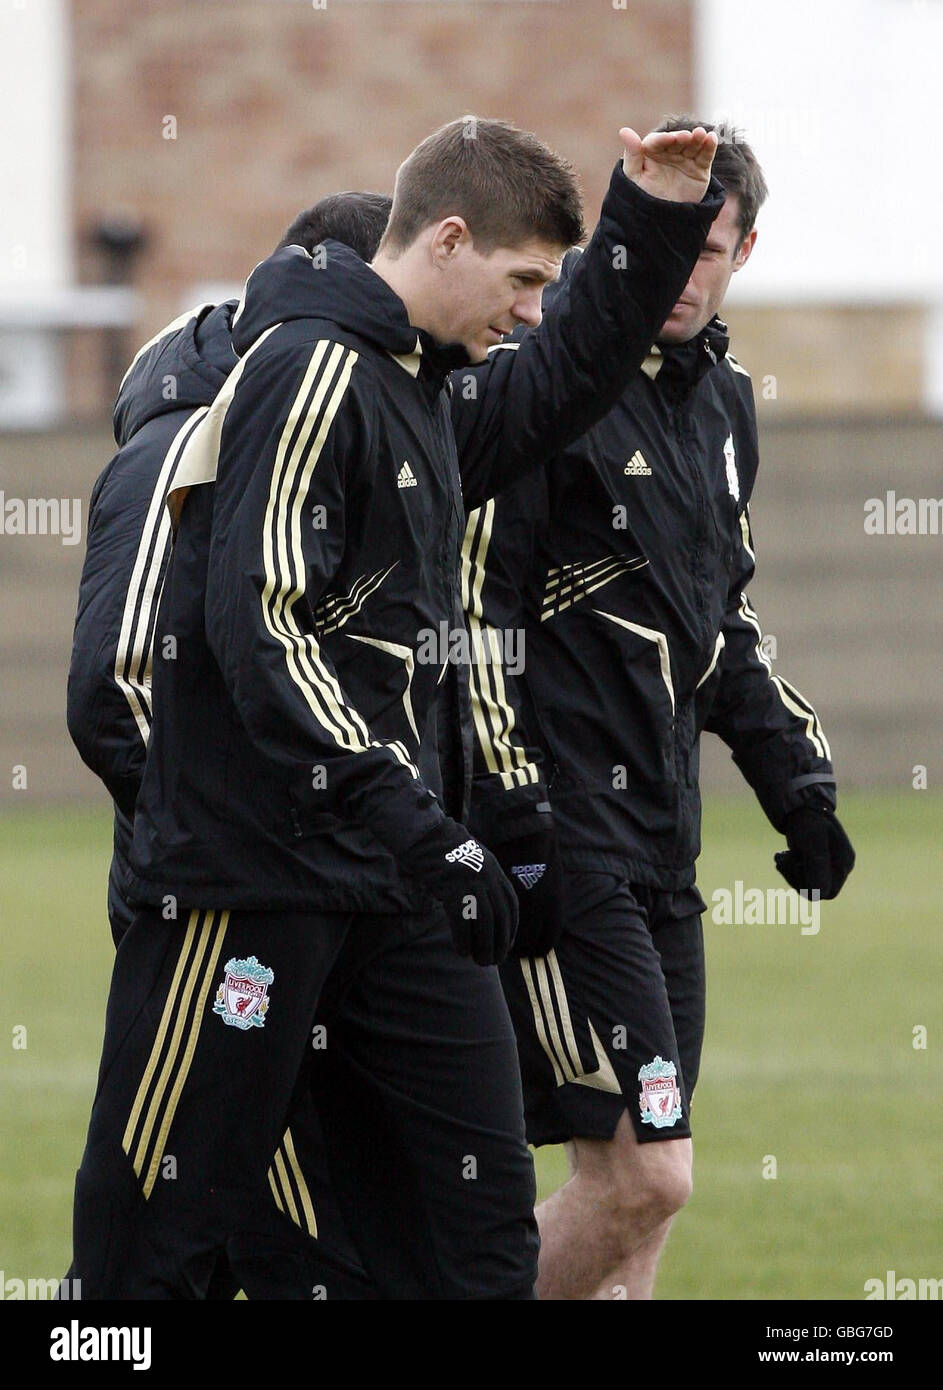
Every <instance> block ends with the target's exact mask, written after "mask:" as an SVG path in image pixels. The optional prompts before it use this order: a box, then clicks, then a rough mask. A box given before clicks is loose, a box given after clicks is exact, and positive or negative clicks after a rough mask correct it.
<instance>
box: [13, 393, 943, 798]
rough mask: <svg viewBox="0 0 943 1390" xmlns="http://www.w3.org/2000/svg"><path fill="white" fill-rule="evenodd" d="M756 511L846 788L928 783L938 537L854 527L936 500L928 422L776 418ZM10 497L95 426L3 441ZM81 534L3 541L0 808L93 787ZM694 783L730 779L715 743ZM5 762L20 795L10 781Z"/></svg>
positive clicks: (781, 635)
mask: <svg viewBox="0 0 943 1390" xmlns="http://www.w3.org/2000/svg"><path fill="white" fill-rule="evenodd" d="M762 435H763V464H762V468H761V473H760V478H759V481H758V485H757V490H756V493H755V498H754V506H753V521H754V532H755V538H756V542H757V548H758V558H759V571H758V577H757V580H756V583H755V584H754V586H753V589H752V593H751V597H752V599H753V602H754V604H755V606H756V608H757V609H758V612H759V615H760V618H761V621H762V623H763V627H764V630H765V631H766V633H767V634H770V635H772V636H774V637H775V638H776V642H777V654H778V660H777V663H776V667H777V670H778V672H779V673H780V674H781V675H783V676H785V677H786V679H787V680H789V681H790V682H791V683H792V684H793V685H795V686H796V687H797V688H798V689H799V690H800V691H801V692H802V693H803V694H804V695H805V696H806V697H807V698H809V699H811V700H812V701H813V703H814V704H815V706H816V709H817V710H818V712H819V714H820V716H821V718H822V720H823V722H824V725H825V729H826V732H827V734H828V737H829V739H830V740H831V744H832V749H833V753H834V757H835V760H836V764H837V767H838V771H839V775H840V778H841V781H842V783H843V784H844V785H846V786H872V785H886V786H889V787H892V788H899V789H904V788H906V787H908V786H909V785H910V781H911V775H912V768H913V766H914V765H915V764H923V765H925V766H926V767H927V768H928V775H929V779H930V785H931V786H932V785H939V780H940V779H941V778H943V733H941V730H943V663H941V657H940V653H941V651H943V612H941V606H940V603H939V592H940V555H941V551H943V536H919V535H916V536H909V535H867V534H866V533H865V530H864V515H865V503H866V501H867V500H868V499H869V498H872V497H876V498H884V496H885V494H886V492H887V490H888V489H889V488H890V489H894V490H895V491H896V493H897V495H898V497H901V498H903V497H912V498H920V497H934V496H938V495H940V494H943V486H941V483H940V473H939V459H940V457H941V453H943V427H941V426H939V425H930V424H926V423H921V422H919V421H913V420H906V419H903V420H900V421H897V422H895V421H890V422H888V421H881V422H873V423H870V424H866V423H862V422H860V421H858V422H849V423H845V424H832V425H828V426H822V425H816V424H802V423H797V422H794V421H793V422H789V421H783V422H781V423H774V422H771V423H769V424H767V425H766V426H764V428H763V431H762ZM0 447H2V452H3V467H2V486H3V488H4V490H5V493H6V496H7V498H10V497H26V496H32V497H80V498H81V499H82V503H83V536H84V518H85V511H84V508H85V506H86V504H87V499H88V495H89V492H90V490H91V486H92V483H93V482H94V479H95V477H96V475H97V474H98V472H99V470H100V469H101V467H102V466H103V465H104V464H105V462H107V460H108V458H109V457H110V454H111V450H112V444H111V441H110V439H109V436H108V435H107V433H106V432H105V431H103V430H72V431H63V432H60V433H56V434H53V435H45V436H28V435H12V436H7V437H5V438H4V439H3V441H2V445H0ZM82 554H83V546H82V545H77V546H65V545H62V544H61V543H60V539H59V538H58V537H56V536H48V535H47V536H9V535H7V536H0V572H2V585H0V595H2V597H0V651H2V653H3V661H2V677H0V710H2V715H3V718H2V728H0V807H4V808H7V807H9V808H13V807H15V806H17V805H23V804H26V803H27V802H32V803H35V802H40V801H60V800H69V799H74V798H78V799H90V798H93V797H100V796H102V795H103V794H102V793H101V792H100V791H99V790H98V784H97V783H96V781H95V779H94V778H93V777H92V775H91V773H88V772H87V771H86V770H85V769H84V768H83V767H82V764H81V763H80V761H79V759H78V756H77V755H76V754H75V752H74V751H73V749H72V746H71V743H70V742H69V739H68V734H67V732H66V728H65V686H66V675H67V671H68V662H69V650H70V642H71V631H72V623H73V619H74V613H75V600H76V589H77V584H78V577H79V572H80V569H81V563H82ZM704 742H705V769H706V770H705V781H706V782H707V784H708V785H710V786H717V787H733V786H736V785H738V784H739V777H738V774H737V773H736V770H735V769H733V768H732V765H731V764H730V763H729V758H728V757H727V755H726V752H725V750H724V749H723V747H722V746H721V745H720V743H719V741H718V740H717V739H715V738H712V737H709V738H706V739H705V740H704ZM14 766H25V767H26V769H27V781H28V785H27V789H26V790H25V791H16V790H14V789H13V785H12V782H13V768H14Z"/></svg>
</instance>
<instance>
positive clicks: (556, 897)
mask: <svg viewBox="0 0 943 1390" xmlns="http://www.w3.org/2000/svg"><path fill="white" fill-rule="evenodd" d="M546 819H547V821H548V822H549V824H548V826H547V828H546V829H544V830H536V831H533V832H531V834H529V835H519V836H517V838H516V839H513V840H504V841H500V842H499V843H497V844H494V845H493V848H494V854H495V858H496V859H497V861H498V863H499V864H500V865H501V868H502V869H503V870H504V872H505V873H506V874H507V876H508V878H509V879H510V880H511V882H512V883H513V884H514V891H515V893H516V894H517V903H518V907H519V908H520V921H519V922H518V925H517V936H515V938H514V949H513V951H512V952H511V954H512V955H514V956H518V957H520V956H545V955H546V954H547V952H548V951H552V950H553V948H554V946H556V944H557V942H558V941H559V940H560V937H561V935H562V933H563V904H562V901H561V898H562V893H563V875H562V874H561V872H560V858H559V854H558V852H557V836H556V831H555V830H554V828H553V822H552V821H551V819H550V817H549V816H547V818H546Z"/></svg>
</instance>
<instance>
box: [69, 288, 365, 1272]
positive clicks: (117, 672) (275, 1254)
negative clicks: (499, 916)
mask: <svg viewBox="0 0 943 1390" xmlns="http://www.w3.org/2000/svg"><path fill="white" fill-rule="evenodd" d="M236 304H237V301H236V300H231V301H229V302H228V303H225V304H221V305H219V306H218V307H216V308H214V307H213V306H212V305H208V304H207V305H201V306H199V307H197V308H195V309H194V310H192V311H190V312H188V313H187V314H184V315H182V316H181V317H180V318H179V319H178V320H176V321H175V322H174V323H172V324H170V325H168V327H167V328H166V329H164V330H163V332H162V333H160V334H159V335H158V336H157V337H156V338H155V339H153V340H152V341H151V342H149V343H146V344H145V345H144V347H143V348H142V349H141V350H140V352H139V353H138V354H137V356H136V357H135V360H134V362H133V363H132V364H131V366H130V367H129V369H128V371H127V372H126V374H125V377H124V380H123V381H122V383H121V387H120V390H119V393H118V399H117V401H116V404H115V412H114V431H115V442H116V444H117V446H118V452H117V453H116V454H115V456H114V458H113V459H112V460H111V461H110V463H109V464H108V465H107V467H106V468H105V469H104V470H103V472H102V473H101V475H100V476H99V478H98V480H97V481H96V483H95V486H94V488H93V489H92V496H91V501H90V504H89V526H88V537H87V545H86V554H85V563H84V565H83V569H82V578H81V583H80V587H79V602H78V610H77V614H76V620H75V631H74V634H73V645H72V660H71V665H70V669H69V687H68V703H67V717H68V725H69V731H70V733H71V735H72V738H73V741H74V742H75V745H76V747H77V748H78V750H79V752H80V754H81V755H82V758H83V760H84V761H85V762H86V764H87V765H88V766H89V767H90V768H91V769H92V771H93V772H95V773H96V774H97V775H98V776H99V777H100V778H101V780H102V782H103V783H104V785H105V786H106V787H107V789H108V791H109V792H110V793H111V796H112V799H113V802H114V853H113V856H112V863H111V871H110V873H109V877H108V917H109V921H110V924H111V932H112V937H113V939H114V942H115V945H116V946H117V945H118V944H119V943H120V941H121V939H122V937H123V936H124V934H125V932H126V931H127V929H128V927H129V926H130V924H131V921H132V919H133V916H134V909H133V908H132V907H131V905H130V904H129V902H128V899H127V895H126V891H125V888H124V881H125V878H126V876H127V872H128V856H129V853H130V849H131V828H132V821H133V816H134V804H135V801H136V799H137V794H138V792H139V790H140V786H141V780H142V778H143V776H144V764H145V757H146V752H147V742H148V736H149V733H150V726H151V708H152V699H151V665H152V660H153V644H154V632H155V628H156V621H157V610H158V604H159V600H160V594H161V589H162V587H163V582H164V575H165V572H166V568H167V562H168V560H169V558H170V549H171V541H172V536H171V526H170V516H169V513H168V511H167V509H166V507H165V505H164V499H165V497H166V494H167V492H168V490H169V489H170V488H172V487H173V482H174V476H175V473H176V469H177V465H178V464H179V461H180V457H181V454H182V451H183V446H184V444H185V443H186V440H187V439H188V438H189V437H190V435H191V434H192V432H193V430H194V428H195V427H196V425H197V424H198V423H199V421H200V420H201V419H202V418H203V416H204V415H205V414H206V409H207V407H208V406H209V405H210V404H211V403H212V401H213V399H214V398H215V396H216V394H217V392H218V391H219V389H220V387H221V386H222V385H223V383H224V382H225V380H226V378H227V376H228V375H229V373H230V371H231V370H232V368H233V367H234V366H235V365H236V361H237V359H236V355H235V353H234V352H233V349H232V316H233V313H234V311H235V309H236ZM325 1168H326V1161H325V1158H324V1153H323V1147H322V1142H321V1139H320V1133H319V1126H318V1122H317V1116H316V1114H315V1113H314V1107H313V1101H312V1098H311V1096H310V1093H309V1089H308V1088H305V1087H304V1086H303V1085H300V1086H299V1088H298V1092H297V1095H296V1098H295V1102H294V1104H293V1106H292V1113H291V1116H290V1123H288V1125H287V1126H286V1130H285V1133H284V1135H283V1137H282V1140H281V1143H280V1144H279V1146H278V1149H277V1150H276V1152H275V1155H274V1156H273V1161H272V1165H271V1168H270V1170H269V1173H268V1183H267V1185H266V1187H265V1189H264V1190H263V1192H262V1194H261V1200H260V1202H259V1203H258V1206H257V1210H256V1215H255V1220H254V1226H253V1230H252V1238H251V1242H250V1241H247V1240H246V1239H245V1238H243V1240H242V1241H241V1242H236V1241H234V1242H231V1243H230V1246H229V1249H228V1257H229V1258H228V1265H229V1268H228V1269H227V1270H225V1271H223V1270H222V1269H221V1270H220V1271H219V1277H218V1279H217V1281H216V1283H215V1285H213V1286H212V1287H213V1289H214V1293H216V1294H218V1295H219V1296H220V1297H232V1295H233V1293H234V1292H235V1291H236V1289H237V1288H239V1287H242V1288H243V1289H244V1290H245V1292H246V1293H247V1295H248V1296H249V1297H250V1298H271V1297H282V1298H285V1297H291V1298H311V1297H312V1290H313V1289H315V1288H317V1287H319V1286H322V1285H324V1286H327V1285H330V1288H331V1293H332V1295H335V1296H338V1297H341V1296H345V1297H356V1298H366V1297H369V1296H370V1293H369V1286H368V1284H367V1281H366V1278H365V1276H364V1275H363V1272H362V1271H360V1270H359V1269H358V1268H357V1265H356V1257H355V1254H354V1251H353V1249H352V1248H351V1247H350V1245H349V1242H347V1241H346V1239H345V1237H344V1234H343V1229H342V1224H341V1222H340V1218H339V1216H338V1213H337V1210H336V1206H335V1204H334V1202H333V1199H332V1194H331V1191H330V1187H329V1185H328V1183H327V1181H326V1177H325ZM270 1197H271V1199H272V1200H271V1201H269V1198H270ZM314 1237H316V1238H317V1240H316V1242H315V1239H314Z"/></svg>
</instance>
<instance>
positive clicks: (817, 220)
mask: <svg viewBox="0 0 943 1390" xmlns="http://www.w3.org/2000/svg"><path fill="white" fill-rule="evenodd" d="M697 22H698V29H699V33H698V41H697V61H698V95H699V110H700V111H701V112H703V113H704V114H705V116H706V118H707V119H714V120H717V119H720V118H722V117H725V116H726V117H730V118H732V119H733V120H734V121H735V122H736V123H737V124H738V125H742V126H744V127H745V130H746V134H747V138H748V139H749V140H750V142H751V144H753V146H754V148H755V150H756V153H757V155H758V157H759V159H760V161H761V163H762V165H763V168H764V170H765V172H766V175H767V178H768V181H769V185H770V199H769V202H768V203H767V204H766V207H765V208H764V209H763V211H762V213H761V215H760V221H759V227H760V240H759V242H758V243H757V249H756V254H755V256H754V258H753V260H752V261H751V263H750V265H749V266H747V267H746V269H745V270H744V272H743V274H742V275H738V276H736V277H735V279H734V281H733V284H732V286H731V299H732V300H734V299H739V300H741V301H748V300H753V301H757V300H762V301H766V302H769V301H777V300H778V301H782V300H789V301H802V300H833V299H837V300H844V301H857V302H861V301H871V302H881V301H887V300H912V301H918V302H922V301H925V300H928V299H929V300H931V301H934V302H938V303H940V304H943V164H941V149H943V140H941V136H943V119H941V109H943V101H941V98H943V79H941V71H943V0H698V8H697Z"/></svg>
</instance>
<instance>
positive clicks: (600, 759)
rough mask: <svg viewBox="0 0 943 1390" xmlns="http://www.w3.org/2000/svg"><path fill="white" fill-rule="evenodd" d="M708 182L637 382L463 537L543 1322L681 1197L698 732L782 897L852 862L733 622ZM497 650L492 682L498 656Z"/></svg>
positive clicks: (803, 749)
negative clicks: (676, 283)
mask: <svg viewBox="0 0 943 1390" xmlns="http://www.w3.org/2000/svg"><path fill="white" fill-rule="evenodd" d="M695 124H696V123H695V122H693V121H670V122H668V123H666V126H665V127H663V128H666V129H669V130H678V129H692V128H694V126H695ZM705 128H707V129H711V127H709V126H708V127H705ZM714 171H715V175H716V177H717V178H718V179H719V181H720V182H721V184H722V185H723V186H724V188H725V190H726V198H725V200H724V203H723V206H722V208H721V210H720V212H719V214H718V216H717V218H716V220H715V221H714V223H713V225H712V227H711V229H710V232H709V234H708V237H707V240H706V243H705V245H704V248H703V250H702V252H701V255H700V257H699V259H698V261H697V264H696V266H695V267H694V270H693V272H692V274H691V276H690V278H689V280H688V282H687V284H686V286H685V287H684V289H683V291H682V293H681V294H680V295H679V297H678V300H677V302H676V304H675V305H674V307H673V308H672V309H671V311H670V313H669V314H668V315H667V316H666V318H665V320H664V322H663V324H662V325H661V327H660V330H659V332H658V333H657V342H656V344H655V346H654V347H653V348H652V350H651V353H650V355H649V357H648V359H647V360H646V361H645V362H644V364H643V365H642V366H641V368H640V370H638V371H637V372H636V373H635V375H634V377H633V378H632V380H631V382H630V384H629V385H628V387H627V389H626V390H625V392H624V393H623V395H622V396H621V398H620V399H619V401H618V402H617V404H616V405H615V406H614V408H613V409H612V410H611V411H610V412H609V414H608V415H607V416H606V418H605V419H603V420H601V421H600V422H599V423H598V424H597V425H596V426H595V427H594V428H593V429H592V430H590V431H589V432H588V433H586V434H585V435H584V436H583V437H582V438H581V439H580V440H579V441H578V442H577V443H575V444H574V445H572V446H571V447H570V448H568V449H566V450H565V451H564V452H562V453H561V454H560V455H559V457H558V458H556V459H554V460H553V461H552V462H551V464H550V465H549V467H548V468H547V469H546V470H541V471H539V472H535V473H533V474H532V475H531V476H529V477H528V478H526V479H525V480H524V481H523V482H522V483H520V484H519V485H517V486H516V487H515V488H514V489H513V490H511V491H510V492H507V493H505V494H503V495H502V496H500V497H498V498H495V499H492V500H490V501H489V502H488V503H487V504H486V505H485V506H484V507H482V508H481V509H479V510H478V511H477V512H474V513H473V514H472V515H471V516H470V517H469V523H468V528H467V533H466V540H465V550H464V561H465V565H464V575H465V604H466V611H467V613H468V618H469V625H470V628H471V635H472V639H473V642H476V643H477V646H478V648H479V649H480V650H482V651H484V652H485V653H486V654H490V656H489V659H486V660H484V661H482V662H481V663H480V664H479V665H478V667H477V668H476V670H475V673H474V679H473V704H474V709H475V727H476V732H477V736H478V737H477V750H476V752H477V766H476V772H477V776H476V782H475V795H474V797H473V815H472V818H471V822H470V824H471V825H472V827H473V829H474V830H475V832H476V833H477V834H478V835H479V836H480V837H481V838H482V839H483V840H485V841H486V842H487V843H488V844H489V845H490V846H491V848H492V849H493V851H494V853H495V855H496V857H497V858H498V861H499V863H500V864H501V865H502V867H503V868H504V869H505V871H506V872H507V873H508V874H509V876H511V877H512V879H513V880H514V881H515V884H516V887H517V891H518V896H519V900H520V912H521V921H520V925H519V929H518V936H517V940H516V941H515V945H514V954H515V956H516V957H517V959H516V960H514V961H513V962H509V963H508V964H507V965H505V966H504V967H502V980H503V983H504V987H505V993H506V997H507V999H508V1003H509V1006H510V1009H511V1014H512V1017H513V1019H514V1024H515V1028H516V1031H517V1037H518V1047H519V1052H520V1060H521V1069H522V1075H523V1081H524V1098H525V1113H526V1117H527V1132H528V1138H529V1140H530V1141H531V1143H533V1144H537V1145H541V1144H548V1143H560V1142H565V1143H566V1144H567V1147H568V1156H569V1160H570V1169H571V1174H572V1176H571V1178H570V1181H569V1182H567V1183H566V1184H565V1185H564V1186H563V1187H562V1188H560V1189H559V1191H557V1192H555V1193H554V1194H553V1195H552V1196H551V1197H549V1198H548V1199H547V1200H546V1201H545V1202H543V1203H542V1205H541V1206H540V1207H539V1208H538V1211H537V1216H538V1221H539V1225H540V1235H541V1255H540V1277H539V1281H538V1289H539V1293H540V1296H541V1297H542V1298H615V1297H620V1296H621V1297H628V1298H647V1297H650V1296H651V1293H652V1289H653V1285H654V1278H655V1272H656V1268H657V1263H658V1259H659V1257H660V1254H661V1250H662V1248H663V1246H664V1242H665V1239H666V1237H667V1234H668V1229H669V1226H670V1224H671V1219H672V1217H673V1215H674V1214H675V1212H677V1211H678V1210H679V1209H680V1207H681V1206H683V1205H684V1203H685V1201H686V1200H687V1198H688V1194H689V1192H690V1189H691V1163H692V1148H691V1138H690V1134H691V1129H690V1104H691V1096H692V1093H693V1091H694V1086H695V1082H696V1080H697V1073H698V1067H699V1062H700V1053H701V1042H702V1038H703V1030H704V959H703V939H702V932H701V912H702V910H703V908H704V903H703V901H702V900H701V898H700V895H699V894H698V892H697V889H696V887H695V869H694V865H695V860H696V858H697V855H698V853H699V850H700V795H699V788H698V750H699V737H700V733H701V730H702V729H705V728H706V729H708V730H711V731H712V732H714V733H717V734H719V735H720V737H721V738H723V739H724V740H725V742H727V743H728V745H729V746H730V747H731V749H732V750H733V756H734V759H735V761H736V762H737V764H738V766H739V767H740V769H741V771H742V772H743V774H744V776H745V777H746V778H747V780H748V781H749V782H750V784H751V786H752V787H753V788H754V790H755V792H756V794H757V797H758V799H759V801H760V804H761V805H762V807H763V809H764V811H765V812H766V814H767V816H768V818H769V819H770V821H771V822H772V824H773V825H774V827H775V828H776V829H777V830H778V831H780V832H781V833H782V834H784V835H785V837H786V841H787V845H788V849H787V850H786V851H785V852H782V853H780V854H777V856H776V864H777V867H778V868H779V869H780V870H781V872H782V873H783V874H784V875H785V877H786V878H787V880H788V882H789V883H790V884H791V885H792V886H793V887H795V888H798V889H802V890H810V891H812V892H814V893H816V894H820V895H821V896H822V897H825V898H831V897H834V896H835V894H836V893H838V891H839V890H840V888H841V886H842V883H843V882H844V879H845V877H846V875H847V873H848V872H849V870H850V868H851V867H852V865H853V863H854V854H853V852H852V850H851V846H850V844H849V843H848V839H847V836H846V835H845V833H844V831H843V829H842V827H841V825H840V824H839V822H838V820H837V819H836V817H835V815H834V807H835V776H834V772H833V769H832V764H831V760H830V757H831V755H830V752H829V747H828V743H827V741H826V739H825V735H824V733H823V731H822V728H821V725H820V723H819V720H818V717H817V715H816V714H815V711H814V710H813V709H812V707H811V705H809V704H808V702H807V701H806V700H805V699H804V698H803V697H802V696H801V695H800V694H799V693H798V692H797V691H795V690H794V689H793V688H792V687H791V686H790V685H788V684H787V683H786V682H785V680H783V679H782V678H781V677H779V676H777V675H774V674H773V673H772V669H771V664H770V662H769V660H768V659H767V656H766V655H765V651H764V648H763V646H762V644H761V633H760V628H759V624H758V621H757V618H756V614H755V612H754V610H753V608H752V606H751V604H750V601H749V599H748V597H747V592H746V590H747V585H748V583H749V581H750V579H751V577H752V574H753V569H754V549H753V538H752V535H751V531H750V521H749V511H748V503H749V500H750V496H751V493H752V490H753V482H754V478H755V475H756V469H757V462H758V445H757V432H756V418H755V412H754V404H753V393H752V388H751V384H750V379H749V376H748V375H747V373H746V371H745V370H744V369H743V367H741V366H740V364H739V363H738V362H737V361H736V359H735V358H734V357H733V356H731V355H730V353H729V352H728V350H727V343H728V339H727V331H726V326H725V325H724V324H723V323H722V322H721V321H720V319H719V318H718V317H717V313H718V310H719V309H720V307H721V305H722V303H723V299H724V295H725V293H726V290H727V286H728V284H729V282H730V279H731V277H732V275H734V274H735V273H736V272H737V271H739V270H740V269H741V268H742V267H743V266H744V265H745V264H746V261H747V260H748V258H749V256H750V254H751V252H752V251H753V247H754V244H755V242H756V229H755V226H754V222H755V218H756V214H757V211H758V209H759V207H760V205H761V204H762V202H763V200H764V198H765V197H766V183H765V180H764V178H763V174H762V171H761V169H760V167H759V164H758V163H757V161H756V158H755V156H754V155H753V152H752V150H751V149H750V147H749V145H747V144H746V143H745V141H743V140H742V139H741V138H740V137H739V136H737V137H736V138H735V139H733V140H725V141H724V142H722V143H721V144H720V145H719V147H718V151H717V155H716V158H715V163H714ZM553 292H554V290H550V291H549V292H548V298H549V295H550V294H552V293H553ZM548 312H549V309H548ZM518 628H522V629H523V637H524V639H525V641H526V664H525V668H524V671H523V674H522V675H520V676H512V675H510V674H509V673H507V672H505V671H504V669H503V667H502V663H501V647H500V642H499V640H498V639H499V637H500V634H501V633H502V632H507V631H508V630H511V631H513V630H516V629H518Z"/></svg>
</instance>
